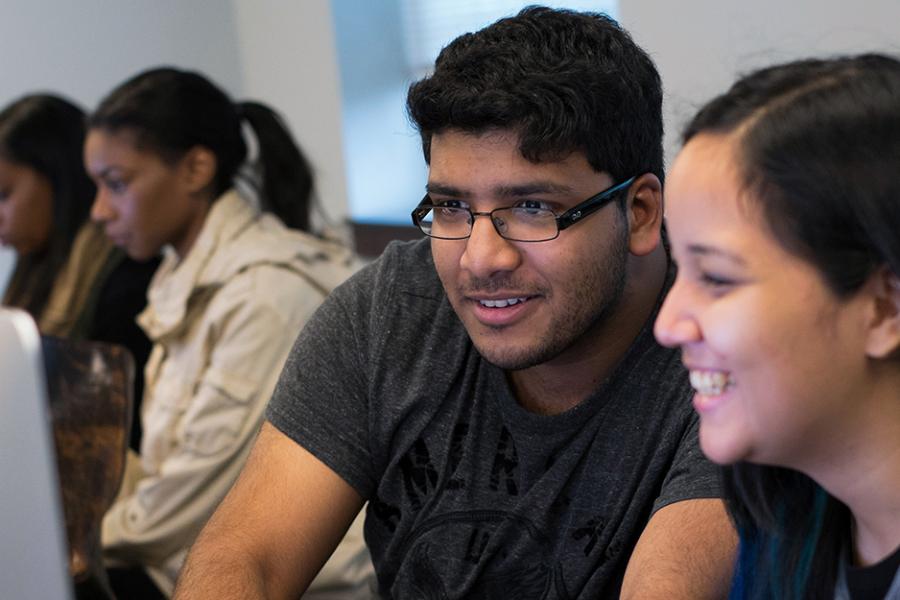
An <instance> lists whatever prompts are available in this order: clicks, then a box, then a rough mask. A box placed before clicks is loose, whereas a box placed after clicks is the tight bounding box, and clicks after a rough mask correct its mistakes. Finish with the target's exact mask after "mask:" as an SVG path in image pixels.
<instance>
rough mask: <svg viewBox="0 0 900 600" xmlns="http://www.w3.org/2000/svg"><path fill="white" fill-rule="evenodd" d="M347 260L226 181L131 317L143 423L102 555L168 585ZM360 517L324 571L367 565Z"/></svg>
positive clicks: (355, 572) (351, 571) (357, 570)
mask: <svg viewBox="0 0 900 600" xmlns="http://www.w3.org/2000/svg"><path fill="white" fill-rule="evenodd" d="M354 266H355V263H354V261H353V260H352V258H351V256H350V254H349V253H348V252H346V251H345V250H343V249H341V248H340V247H338V246H336V245H334V244H331V243H328V242H324V241H322V240H319V239H317V238H314V237H312V236H309V235H305V234H303V233H299V232H296V231H292V230H289V229H287V228H285V227H284V226H283V225H282V224H281V222H280V221H278V219H276V218H275V217H273V216H271V215H262V216H259V215H258V214H257V213H256V212H255V211H254V209H253V208H251V207H250V205H249V204H248V203H247V202H246V201H244V200H243V199H242V198H241V197H240V196H239V195H238V194H237V193H235V192H234V191H232V192H228V193H226V194H225V195H223V196H222V197H221V198H219V199H218V200H217V201H216V202H215V203H214V204H213V206H212V208H211V210H210V212H209V214H208V216H207V219H206V222H205V223H204V225H203V230H202V231H201V232H200V235H199V236H198V238H197V240H196V242H195V243H194V246H193V247H192V248H191V250H190V252H188V254H187V256H186V257H185V258H184V260H183V261H181V262H179V260H178V258H177V256H176V255H175V254H174V252H169V253H168V254H167V255H166V257H165V258H164V260H163V263H162V265H161V266H160V268H159V270H158V271H157V273H156V275H155V276H154V278H153V281H152V282H151V284H150V288H149V290H148V292H147V294H148V305H147V308H146V310H145V311H144V312H143V313H141V314H140V315H139V316H138V323H139V324H140V325H141V327H142V328H143V329H144V331H146V333H147V335H148V337H149V338H150V339H151V340H152V341H153V344H154V347H153V351H152V353H151V355H150V358H149V360H148V361H147V365H146V369H145V392H144V401H143V407H142V415H141V418H142V424H143V428H144V433H143V441H142V443H141V456H140V457H139V458H138V457H137V456H131V457H129V458H130V460H129V461H128V465H127V467H126V473H125V481H124V483H123V486H122V490H121V492H120V494H119V498H118V499H117V500H116V503H115V504H114V505H113V507H112V508H111V509H110V511H109V512H108V513H107V515H106V517H105V518H104V521H103V530H102V543H103V548H104V555H105V557H106V558H107V560H108V562H109V564H113V565H114V564H130V565H134V564H140V565H144V566H145V567H146V568H147V572H148V573H149V574H150V576H151V577H152V578H153V579H154V580H155V581H156V582H157V584H158V585H159V586H160V587H161V589H163V591H165V592H166V593H168V594H170V595H171V593H172V588H173V587H174V582H175V579H176V577H177V574H178V571H179V569H180V568H181V566H182V564H183V562H184V558H185V555H186V553H187V549H188V547H189V545H190V544H191V543H192V542H193V541H194V538H195V537H196V536H197V534H198V533H199V531H200V529H201V528H202V527H203V525H204V523H205V522H206V521H207V519H208V518H209V517H210V515H211V514H212V512H213V510H214V509H215V507H216V506H217V505H218V503H219V502H220V501H221V500H222V498H223V497H224V496H225V494H226V492H227V491H228V489H229V488H230V487H231V485H232V483H234V481H235V479H236V478H237V475H238V473H239V471H240V469H241V467H242V465H243V463H244V461H245V459H246V457H247V454H248V452H249V450H250V447H251V445H252V442H253V440H254V438H255V435H256V432H257V430H258V429H259V426H260V424H261V423H262V420H263V413H264V409H265V406H266V403H267V402H268V400H269V397H270V395H271V393H272V390H273V388H274V387H275V383H276V380H277V378H278V375H279V373H280V371H281V367H282V364H283V363H284V360H285V358H286V357H287V354H288V350H289V349H290V348H291V345H292V344H293V342H294V339H295V338H296V336H297V334H298V333H299V332H300V329H301V328H302V326H303V325H304V323H305V322H306V321H307V319H309V317H310V316H311V315H312V313H313V311H314V310H315V309H316V308H317V307H318V306H319V304H320V303H321V302H322V300H323V299H324V297H325V295H326V294H327V293H328V292H329V291H330V290H331V289H332V288H333V287H335V286H336V285H337V284H339V283H340V282H341V281H342V280H343V279H345V278H346V277H347V276H348V275H349V274H350V273H351V272H352V270H353V268H354ZM355 527H356V529H351V531H350V533H349V534H348V537H347V538H346V539H345V540H344V542H342V547H341V548H339V552H337V553H336V556H335V559H337V560H341V561H343V563H342V564H340V565H330V566H326V569H325V571H323V574H322V575H321V576H320V579H321V578H322V577H325V578H328V577H331V578H332V579H334V578H335V577H337V578H338V579H340V578H342V577H349V578H351V579H352V578H357V577H358V578H362V577H367V576H368V574H369V573H370V572H371V567H370V566H368V565H369V564H370V563H369V560H368V555H367V552H366V550H365V546H364V543H363V540H362V533H361V530H360V529H359V524H356V526H355ZM335 559H333V560H335ZM344 563H346V564H344ZM329 573H330V575H329ZM336 583H340V582H339V581H337V582H336V581H325V582H323V585H328V586H333V585H334V584H336ZM351 583H352V582H351ZM315 584H316V582H314V585H315Z"/></svg>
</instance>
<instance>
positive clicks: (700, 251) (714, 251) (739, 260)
mask: <svg viewBox="0 0 900 600" xmlns="http://www.w3.org/2000/svg"><path fill="white" fill-rule="evenodd" d="M687 251H688V253H690V254H693V255H695V256H713V257H720V258H725V259H727V260H730V261H732V262H734V263H736V264H739V265H741V266H746V265H747V261H745V260H744V258H743V257H742V256H739V255H737V254H735V253H734V252H730V251H728V250H724V249H722V248H719V247H717V246H710V245H707V244H690V245H688V247H687Z"/></svg>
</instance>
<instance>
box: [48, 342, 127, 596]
mask: <svg viewBox="0 0 900 600" xmlns="http://www.w3.org/2000/svg"><path fill="white" fill-rule="evenodd" d="M41 342H42V346H43V353H44V367H45V371H46V376H47V394H48V397H49V399H50V412H51V415H52V421H53V435H54V439H55V442H56V454H57V465H58V468H59V478H60V487H61V489H62V502H63V513H64V515H65V521H66V533H67V535H68V539H69V570H70V572H71V574H72V577H73V579H74V581H75V584H76V596H77V597H78V598H79V600H80V599H83V598H112V597H113V594H112V592H111V591H110V588H109V584H108V580H107V577H106V571H105V569H104V567H103V560H102V555H101V547H100V529H101V524H102V522H103V515H104V514H105V513H106V511H107V510H108V509H109V507H110V506H112V503H113V501H114V500H115V498H116V494H117V493H118V490H119V486H120V485H121V483H122V477H123V474H124V472H125V457H126V452H127V450H128V436H129V432H130V431H131V419H132V410H133V409H132V407H133V403H134V402H133V397H132V396H133V389H134V383H133V382H134V360H133V359H132V357H131V354H130V353H129V351H128V350H127V349H126V348H125V347H123V346H118V345H114V344H106V343H101V342H88V341H73V340H67V339H61V338H55V337H49V336H44V337H42V338H41Z"/></svg>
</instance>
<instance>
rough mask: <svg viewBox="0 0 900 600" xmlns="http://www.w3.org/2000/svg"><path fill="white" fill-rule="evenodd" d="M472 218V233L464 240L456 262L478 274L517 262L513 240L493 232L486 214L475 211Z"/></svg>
mask: <svg viewBox="0 0 900 600" xmlns="http://www.w3.org/2000/svg"><path fill="white" fill-rule="evenodd" d="M472 218H473V222H472V233H471V235H470V236H469V238H468V239H467V240H465V244H466V250H465V252H463V255H462V257H461V258H460V266H461V267H462V268H464V269H465V270H467V271H469V272H470V273H471V274H472V275H474V276H475V277H478V278H490V277H492V276H494V275H496V274H498V273H502V272H508V271H513V270H515V269H516V267H518V266H519V264H520V263H521V254H520V252H519V248H518V247H517V246H516V244H515V243H514V242H511V241H509V240H507V239H505V238H503V237H502V236H501V235H500V234H499V233H498V232H497V229H496V228H495V227H494V223H493V222H492V220H491V217H490V215H488V214H484V213H478V214H476V215H474V216H473V217H472Z"/></svg>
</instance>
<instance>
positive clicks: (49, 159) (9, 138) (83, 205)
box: [0, 94, 95, 319]
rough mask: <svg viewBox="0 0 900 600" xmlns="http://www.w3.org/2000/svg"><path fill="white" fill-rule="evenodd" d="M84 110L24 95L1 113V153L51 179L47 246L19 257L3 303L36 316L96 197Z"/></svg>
mask: <svg viewBox="0 0 900 600" xmlns="http://www.w3.org/2000/svg"><path fill="white" fill-rule="evenodd" d="M84 137H85V116H84V112H83V111H82V110H81V109H80V108H78V107H77V106H75V105H74V104H72V103H71V102H69V101H68V100H65V99H63V98H61V97H59V96H54V95H50V94H32V95H28V96H24V97H22V98H20V99H18V100H16V101H15V102H13V103H12V104H10V105H9V106H7V107H6V108H4V109H3V111H2V112H0V156H2V157H3V159H5V160H7V161H9V162H11V163H17V164H20V165H24V166H26V167H28V168H31V169H34V170H35V171H37V172H38V173H39V174H41V175H42V176H43V177H45V178H46V179H47V180H48V181H49V182H50V187H51V190H52V194H53V199H52V203H53V224H52V227H51V233H50V238H49V239H48V240H47V244H46V245H45V246H44V247H43V248H41V249H39V250H37V251H35V252H33V253H31V254H28V255H23V256H18V257H17V259H16V266H15V269H14V270H13V274H12V277H11V278H10V281H9V285H8V286H7V288H6V292H5V294H4V297H3V303H4V304H7V305H10V306H15V307H18V308H22V309H24V310H27V311H28V312H29V313H31V315H32V316H33V317H34V318H35V319H38V318H39V317H40V314H41V312H43V309H44V307H45V305H46V302H47V299H48V298H49V296H50V290H51V288H52V287H53V282H54V281H55V280H56V276H57V274H58V272H59V270H60V268H61V267H62V265H63V264H64V263H65V261H66V258H67V256H68V254H69V250H70V249H71V247H72V242H73V241H74V240H75V235H76V234H77V233H78V230H79V228H80V227H81V226H82V225H83V224H84V223H85V221H86V220H87V218H88V214H89V213H90V210H91V203H92V202H93V201H94V194H95V187H94V184H93V182H92V181H91V180H90V178H89V177H88V175H87V173H86V172H85V170H84V163H83V162H82V151H83V147H84Z"/></svg>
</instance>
